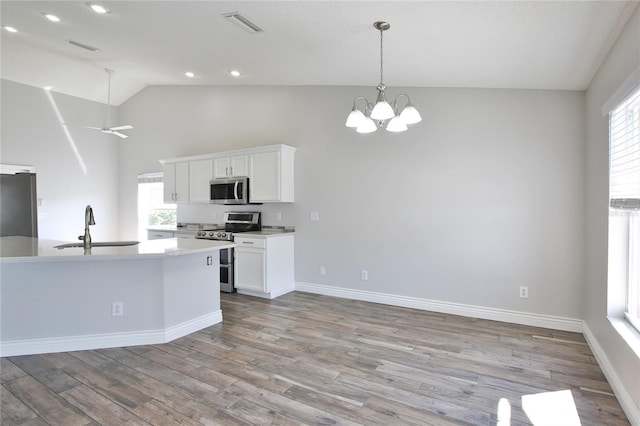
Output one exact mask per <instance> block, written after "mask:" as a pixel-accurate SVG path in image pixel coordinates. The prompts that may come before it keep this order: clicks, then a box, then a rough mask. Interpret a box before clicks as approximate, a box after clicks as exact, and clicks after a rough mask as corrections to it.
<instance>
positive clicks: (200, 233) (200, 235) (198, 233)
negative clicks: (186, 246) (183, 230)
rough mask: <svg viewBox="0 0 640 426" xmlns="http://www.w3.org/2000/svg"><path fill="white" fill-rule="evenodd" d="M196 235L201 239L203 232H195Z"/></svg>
mask: <svg viewBox="0 0 640 426" xmlns="http://www.w3.org/2000/svg"><path fill="white" fill-rule="evenodd" d="M196 235H197V236H198V237H202V235H204V232H202V231H198V232H196Z"/></svg>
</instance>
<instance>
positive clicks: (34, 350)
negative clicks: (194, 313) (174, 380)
mask: <svg viewBox="0 0 640 426" xmlns="http://www.w3.org/2000/svg"><path fill="white" fill-rule="evenodd" d="M219 322H222V311H221V310H218V311H216V312H212V313H209V314H206V315H203V316H201V317H198V318H195V319H193V320H190V321H186V322H183V323H181V324H177V325H174V326H171V327H168V328H166V329H158V330H145V331H133V332H125V333H104V334H92V335H83V336H64V337H48V338H43V339H24V340H10V341H3V342H1V343H0V357H7V356H19V355H35V354H44V353H53V352H70V351H84V350H92V349H105V348H116V347H123V346H137V345H155V344H159V343H167V342H170V341H172V340H175V339H177V338H179V337H182V336H186V335H187V334H190V333H193V332H196V331H198V330H202V329H203V328H206V327H209V326H211V325H214V324H217V323H219Z"/></svg>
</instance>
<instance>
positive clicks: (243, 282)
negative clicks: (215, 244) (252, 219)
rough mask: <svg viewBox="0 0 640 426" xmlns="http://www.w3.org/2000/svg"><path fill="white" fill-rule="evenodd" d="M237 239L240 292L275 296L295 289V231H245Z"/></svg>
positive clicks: (236, 262) (236, 279)
mask: <svg viewBox="0 0 640 426" xmlns="http://www.w3.org/2000/svg"><path fill="white" fill-rule="evenodd" d="M234 242H235V243H236V244H237V246H236V249H235V263H234V268H235V269H234V272H235V287H236V289H237V291H238V293H242V294H248V295H251V296H257V297H263V298H267V299H273V298H275V297H278V296H281V295H283V294H286V293H289V292H290V291H293V290H294V289H295V281H294V263H293V260H294V257H293V251H294V233H292V232H291V233H281V234H267V235H263V234H262V233H256V234H249V233H245V234H244V235H243V236H241V237H238V236H236V238H235V240H234Z"/></svg>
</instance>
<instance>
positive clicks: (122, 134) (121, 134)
mask: <svg viewBox="0 0 640 426" xmlns="http://www.w3.org/2000/svg"><path fill="white" fill-rule="evenodd" d="M110 133H113V134H114V135H116V136H118V137H121V138H122V139H126V138H128V137H129V136H127V135H125V134H124V133H120V132H116V131H112V132H110Z"/></svg>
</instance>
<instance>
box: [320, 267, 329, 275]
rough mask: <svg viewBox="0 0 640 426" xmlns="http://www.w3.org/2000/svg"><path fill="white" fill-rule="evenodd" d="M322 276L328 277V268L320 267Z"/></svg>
mask: <svg viewBox="0 0 640 426" xmlns="http://www.w3.org/2000/svg"><path fill="white" fill-rule="evenodd" d="M320 275H322V276H325V275H327V268H326V267H325V266H321V267H320Z"/></svg>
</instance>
